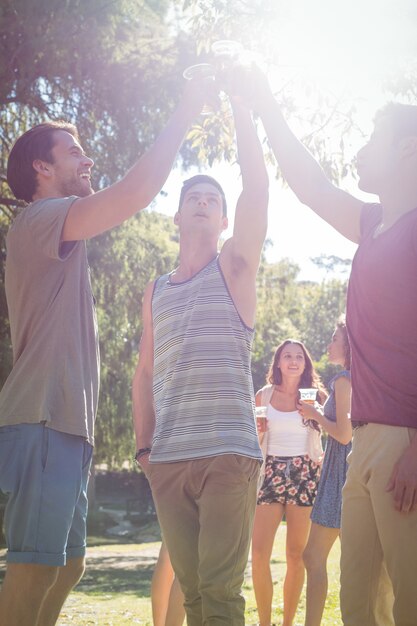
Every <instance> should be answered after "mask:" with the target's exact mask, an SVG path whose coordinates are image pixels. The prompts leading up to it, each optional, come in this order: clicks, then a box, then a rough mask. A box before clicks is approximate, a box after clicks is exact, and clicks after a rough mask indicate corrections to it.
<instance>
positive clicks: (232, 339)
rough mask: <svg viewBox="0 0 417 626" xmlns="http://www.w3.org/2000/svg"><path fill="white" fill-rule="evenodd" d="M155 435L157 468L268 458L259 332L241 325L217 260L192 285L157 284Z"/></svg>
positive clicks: (164, 279)
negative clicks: (256, 350) (257, 363)
mask: <svg viewBox="0 0 417 626" xmlns="http://www.w3.org/2000/svg"><path fill="white" fill-rule="evenodd" d="M152 317H153V331H154V378H153V393H154V402H155V432H154V437H153V442H152V452H151V455H150V461H151V462H154V463H157V462H162V463H163V462H172V461H184V460H188V459H197V458H203V457H210V456H216V455H220V454H239V455H243V456H248V457H252V458H257V459H260V460H261V459H262V455H261V450H260V447H259V443H258V437H257V433H256V426H255V419H254V397H253V385H252V377H251V372H250V351H251V344H252V339H253V329H251V328H249V327H247V326H246V325H245V324H244V323H243V321H242V319H241V318H240V316H239V314H238V312H237V310H236V307H235V305H234V302H233V300H232V298H231V296H230V293H229V290H228V288H227V285H226V282H225V279H224V276H223V274H222V272H221V269H220V265H219V259H218V257H216V258H215V259H214V260H213V261H211V262H210V263H209V264H208V265H206V266H205V267H204V268H203V269H202V270H200V271H199V272H198V273H197V274H195V275H194V276H193V277H192V278H191V279H189V280H186V281H184V282H181V283H173V282H171V280H170V275H169V274H166V275H164V276H161V277H160V278H159V279H158V280H157V281H156V283H155V287H154V292H153V297H152Z"/></svg>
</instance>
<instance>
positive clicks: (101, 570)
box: [58, 524, 341, 626]
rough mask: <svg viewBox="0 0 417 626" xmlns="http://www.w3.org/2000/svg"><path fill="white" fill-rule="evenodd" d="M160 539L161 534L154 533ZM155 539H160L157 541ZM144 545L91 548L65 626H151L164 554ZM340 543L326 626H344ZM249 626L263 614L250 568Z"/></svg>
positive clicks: (281, 541)
mask: <svg viewBox="0 0 417 626" xmlns="http://www.w3.org/2000/svg"><path fill="white" fill-rule="evenodd" d="M154 535H155V533H154ZM153 539H155V536H154V537H153ZM143 541H144V542H143V543H127V544H120V543H119V544H114V543H113V544H111V545H97V544H96V545H95V546H94V547H92V548H89V556H88V557H87V559H88V560H87V571H86V574H85V576H84V578H83V580H82V581H81V583H80V584H79V585H78V587H77V588H76V589H75V590H74V592H73V593H72V594H71V596H70V597H69V599H68V600H67V603H66V605H65V606H64V608H63V611H62V614H61V617H60V620H59V622H58V624H59V626H89V625H94V626H125V625H126V626H127V625H128V624H129V625H130V624H142V625H151V624H152V619H151V607H150V582H151V577H152V571H153V567H154V564H155V560H156V556H157V554H158V550H159V545H160V543H159V542H158V541H154V540H152V533H149V532H148V538H146V537H144V538H143ZM284 555H285V524H284V525H283V526H282V527H281V528H280V529H279V532H278V533H277V538H276V541H275V545H274V550H273V556H272V561H271V565H272V572H273V578H274V589H275V592H274V601H273V607H274V608H273V622H275V623H276V624H280V623H281V622H282V585H283V580H284V575H285V557H284ZM339 555H340V549H339V542H337V543H336V544H335V546H334V547H333V550H332V551H331V553H330V557H329V595H328V601H327V605H326V609H325V613H324V616H323V621H322V626H340V624H341V618H340V611H339ZM243 592H244V596H245V598H246V624H256V622H257V621H258V619H257V612H256V605H255V598H254V593H253V587H252V581H251V575H250V564H249V565H248V568H247V571H246V577H245V584H244V588H243ZM304 609H305V596H304V593H303V595H302V598H301V601H300V604H299V608H298V612H297V617H296V620H295V622H294V626H302V625H303V624H304Z"/></svg>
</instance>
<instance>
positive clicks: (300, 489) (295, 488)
mask: <svg viewBox="0 0 417 626" xmlns="http://www.w3.org/2000/svg"><path fill="white" fill-rule="evenodd" d="M319 478H320V465H319V463H314V461H312V460H311V459H310V457H309V456H308V455H305V456H289V457H278V456H269V455H268V456H267V457H266V462H265V478H264V482H263V483H262V486H261V488H260V490H259V493H258V502H257V504H296V505H297V506H313V504H314V499H315V497H316V494H317V487H318V482H319Z"/></svg>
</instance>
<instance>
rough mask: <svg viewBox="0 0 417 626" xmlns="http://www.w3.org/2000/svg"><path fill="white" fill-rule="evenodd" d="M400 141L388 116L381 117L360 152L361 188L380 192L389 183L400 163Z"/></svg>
mask: <svg viewBox="0 0 417 626" xmlns="http://www.w3.org/2000/svg"><path fill="white" fill-rule="evenodd" d="M398 159H399V150H398V142H396V141H394V134H393V131H392V128H391V125H390V120H389V118H388V117H381V118H380V119H379V120H377V122H376V124H375V128H374V131H373V133H372V135H371V137H370V138H369V141H368V143H367V144H365V145H364V146H363V148H361V149H360V150H359V152H358V156H357V169H358V174H359V189H362V190H363V191H367V192H369V193H375V194H379V193H380V192H381V191H382V190H383V189H384V187H385V186H386V185H387V184H389V181H390V180H391V177H392V175H393V174H394V173H395V170H396V167H397V165H398V164H399V160H398Z"/></svg>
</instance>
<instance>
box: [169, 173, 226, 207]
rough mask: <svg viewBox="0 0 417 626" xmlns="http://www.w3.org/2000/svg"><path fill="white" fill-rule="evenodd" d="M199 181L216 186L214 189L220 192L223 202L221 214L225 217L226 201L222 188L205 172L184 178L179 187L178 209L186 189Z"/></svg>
mask: <svg viewBox="0 0 417 626" xmlns="http://www.w3.org/2000/svg"><path fill="white" fill-rule="evenodd" d="M200 183H209V184H210V185H213V187H216V189H217V190H218V191H219V192H220V195H221V197H222V202H223V216H224V217H226V216H227V203H226V196H225V194H224V191H223V188H222V186H221V185H220V183H218V182H217V180H216V179H215V178H213V177H212V176H207V175H206V174H197V175H196V176H192V177H191V178H189V179H188V180H184V182H183V184H182V187H181V193H180V201H179V203H178V211H179V210H180V209H181V207H182V203H183V202H184V196H185V194H186V193H187V191H188V190H189V189H191V187H194V185H198V184H200Z"/></svg>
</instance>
